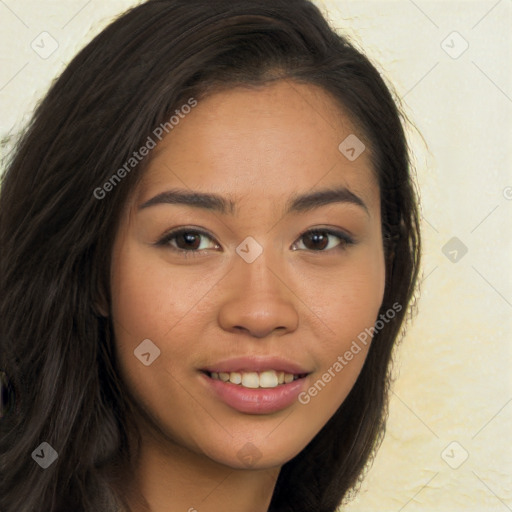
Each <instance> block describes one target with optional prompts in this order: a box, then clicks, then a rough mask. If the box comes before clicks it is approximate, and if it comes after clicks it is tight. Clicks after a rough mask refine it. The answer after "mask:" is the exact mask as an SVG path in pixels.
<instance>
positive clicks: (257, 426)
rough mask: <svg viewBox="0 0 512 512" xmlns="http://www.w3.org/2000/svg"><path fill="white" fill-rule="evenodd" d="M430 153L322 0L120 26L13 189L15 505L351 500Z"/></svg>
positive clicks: (50, 97) (409, 283)
mask: <svg viewBox="0 0 512 512" xmlns="http://www.w3.org/2000/svg"><path fill="white" fill-rule="evenodd" d="M409 167H410V166H409V160H408V152H407V145H406V140H405V137H404V131H403V128H402V124H401V117H400V114H399V111H398V109H397V106H396V105H395V102H394V101H393V98H392V96H391V94H390V92H389V91H388V89H387V87H386V85H385V84H384V82H383V80H382V78H381V77H380V76H379V73H378V72H377V71H376V69H375V68H374V67H373V66H372V64H371V63H370V62H369V61H368V59H367V58H366V57H364V56H363V55H362V54H361V53H359V52H358V51H357V50H356V49H354V47H353V46H351V45H350V44H349V43H348V42H347V41H346V40H345V39H344V38H343V37H341V36H340V35H337V34H336V33H335V32H334V31H333V30H332V29H331V28H330V27H329V26H328V24H327V22H326V21H325V19H324V18H323V17H322V15H321V13H320V12H319V10H318V9H317V8H316V7H315V6H314V5H313V4H312V3H310V2H309V1H307V0H278V1H276V0H272V1H269V0H240V1H238V2H223V1H218V0H216V1H211V0H150V1H148V2H145V3H143V4H141V5H140V6H138V7H135V8H133V9H132V10H130V11H128V12H127V13H126V14H124V15H123V16H121V17H120V18H119V19H117V20H116V21H115V22H114V23H112V24H111V25H110V26H108V27H107V28H106V29H105V30H104V31H103V32H102V33H101V34H99V35H98V36H97V37H96V38H95V39H94V40H93V41H92V42H91V43H90V44H89V45H88V46H87V47H85V48H84V49H83V50H82V51H81V52H80V53H79V54H78V56H77V57H76V58H75V59H74V60H73V61H72V62H71V63H70V64H69V66H68V67H67V69H66V70H65V71H64V73H63V74H62V75H61V76H60V77H59V79H58V80H57V81H56V82H55V83H54V84H53V86H52V88H51V89H50V91H49V92H48V94H47V96H46V97H45V99H44V101H43V102H42V103H41V104H40V106H39V107H38V109H37V111H36V112H35V114H34V118H33V121H32V123H31V124H30V126H29V127H28V129H27V131H26V133H25V134H24V136H23V137H22V139H21V140H20V141H19V144H18V146H17V148H16V152H15V154H14V156H13V157H12V160H11V162H10V164H9V166H8V168H7V171H6V172H5V174H4V176H3V179H2V185H1V195H0V246H1V247H2V252H1V256H0V348H1V351H0V369H1V370H2V371H3V372H4V384H3V387H4V391H3V394H2V396H3V402H4V407H3V408H4V411H3V415H2V417H1V419H0V432H1V436H0V471H1V475H0V476H1V478H0V481H1V484H0V485H1V489H0V491H1V492H0V510H2V512H15V511H16V512H28V511H36V510H37V511H44V512H64V511H66V512H71V511H73V512H76V511H87V512H93V511H94V512H97V511H105V512H114V511H123V512H124V511H132V512H139V511H148V510H150V511H153V512H162V511H169V510H172V511H180V510H183V511H187V510H188V511H189V512H192V511H194V510H197V511H199V512H203V511H204V512H206V511H208V512H216V511H220V510H237V511H239V512H249V511H251V512H262V511H267V510H268V511H273V512H285V511H293V512H301V511H304V512H306V511H308V512H310V511H315V512H327V511H329V512H333V511H335V509H336V508H337V506H338V505H339V504H340V503H341V502H342V500H343V498H344V497H345V496H347V493H348V492H349V491H350V490H351V489H353V488H354V485H355V484H356V483H357V481H358V479H359V478H361V475H362V474H363V471H364V469H365V467H367V464H368V462H369V461H370V460H371V458H372V456H373V455H374V454H375V451H376V449H377V448H378V445H379V443H380V441H381V440H382V435H383V432H384V425H385V418H386V406H387V400H388V387H389V364H390V360H391V354H392V349H393V346H394V344H395V342H396V340H397V338H398V336H399V333H400V332H401V328H402V326H403V324H404V321H405V318H406V312H407V310H408V309H409V307H410V303H411V300H412V297H413V294H414V290H415V283H416V278H417V274H418V265H419V257H420V236H419V219H418V212H417V200H416V197H415V193H414V186H413V184H412V181H411V176H410V168H409Z"/></svg>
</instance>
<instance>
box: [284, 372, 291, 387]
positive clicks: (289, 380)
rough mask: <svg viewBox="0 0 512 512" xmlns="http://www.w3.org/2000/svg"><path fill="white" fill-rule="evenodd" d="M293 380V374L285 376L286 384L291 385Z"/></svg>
mask: <svg viewBox="0 0 512 512" xmlns="http://www.w3.org/2000/svg"><path fill="white" fill-rule="evenodd" d="M292 380H293V375H292V374H291V373H285V374H284V383H285V384H289V383H290V382H291V381H292Z"/></svg>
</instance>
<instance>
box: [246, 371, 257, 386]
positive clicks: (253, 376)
mask: <svg viewBox="0 0 512 512" xmlns="http://www.w3.org/2000/svg"><path fill="white" fill-rule="evenodd" d="M259 385H260V379H259V377H258V374H257V373H256V372H247V373H245V372H244V373H242V386H244V387H245V388H257V387H259Z"/></svg>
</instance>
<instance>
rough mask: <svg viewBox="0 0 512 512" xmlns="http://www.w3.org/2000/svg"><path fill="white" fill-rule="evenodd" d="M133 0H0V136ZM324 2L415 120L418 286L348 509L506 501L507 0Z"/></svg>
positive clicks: (494, 506)
mask: <svg viewBox="0 0 512 512" xmlns="http://www.w3.org/2000/svg"><path fill="white" fill-rule="evenodd" d="M135 3H136V2H133V1H132V0H109V1H108V2H105V1H102V0H91V1H89V2H87V1H86V0H66V1H64V0H61V1H41V0H0V20H1V35H0V43H1V54H0V105H1V112H2V115H1V117H0V135H1V136H2V137H5V136H7V135H8V134H16V133H17V131H18V130H19V129H20V128H21V127H22V126H23V124H24V123H25V122H26V121H27V120H28V119H29V117H30V114H31V112H32V110H33V108H34V106H35V105H36V102H37V101H38V99H40V98H41V97H42V96H43V94H44V93H45V91H46V89H47V87H48V85H49V84H50V82H51V80H52V79H53V78H54V77H56V76H57V75H58V74H59V73H60V72H61V71H62V70H63V68H64V66H65V65H66V63H67V62H69V60H70V59H71V58H72V57H73V56H74V55H75V54H76V53H77V51H78V50H79V49H80V48H81V47H82V46H83V45H84V44H86V43H87V42H88V41H89V40H90V39H91V38H92V37H93V36H94V35H95V34H97V33H98V32H99V31H100V30H101V29H102V28H103V27H104V26H105V25H107V24H108V23H109V22H110V21H111V20H112V18H113V16H115V15H117V14H119V13H121V12H122V11H123V10H124V9H126V8H127V7H129V6H130V5H133V4H135ZM316 3H317V4H318V5H319V6H320V7H321V8H322V9H323V10H324V12H325V13H326V14H327V16H328V17H329V19H330V20H331V21H332V23H333V24H334V25H335V26H336V27H337V28H338V29H339V30H340V31H342V32H343V33H345V34H348V35H349V36H350V37H351V38H352V39H353V40H354V41H355V42H356V43H357V44H358V45H359V46H360V47H361V48H363V49H364V50H365V52H366V53H367V54H368V55H369V56H370V58H371V59H372V60H373V61H374V62H375V63H376V65H377V67H378V68H379V69H380V70H381V72H382V73H383V74H384V75H385V77H386V78H387V79H388V80H389V81H390V82H391V83H392V84H394V87H395V90H396V95H397V97H399V98H401V99H402V101H403V104H404V109H405V111H406V112H407V114H408V115H409V117H410V118H411V120H412V121H413V122H414V124H415V126H416V128H417V130H418V131H414V130H411V145H412V147H413V150H414V153H415V155H416V157H415V159H416V167H417V181H418V185H419V188H420V192H421V201H422V216H423V224H422V226H423V236H424V262H423V277H422V293H421V298H420V300H419V302H418V315H417V316H416V318H415V319H414V322H413V324H412V326H411V327H410V328H409V330H408V332H407V335H406V337H405V339H404V340H403V342H402V345H401V347H400V350H399V351H398V353H397V357H396V363H395V373H396V375H397V380H396V383H395V386H394V392H393V394H392V399H391V404H390V417H389V423H388V430H387V435H386V438H385V440H384V443H383V445H382V448H381V450H380V451H379V453H378V455H377V457H376V459H375V462H374V464H373V466H372V468H371V469H370V471H369V473H368V475H367V478H366V479H365V480H364V482H363V484H362V486H361V491H360V493H359V495H358V496H357V497H356V498H355V499H354V500H353V501H352V502H351V503H350V504H349V505H347V506H346V507H345V508H344V510H346V511H347V512H370V511H372V512H376V511H379V512H380V511H393V512H401V511H405V512H414V511H432V510H436V511H442V512H459V511H460V512H462V511H464V512H470V511H475V512H477V511H478V512H482V511H496V512H506V511H507V510H512V476H511V475H512V443H511V442H510V440H511V432H512V429H511V427H512V379H511V371H510V369H511V363H512V348H511V347H512V343H511V339H512V314H511V313H512V279H511V278H512V267H511V263H510V261H511V255H512V157H511V151H510V147H511V127H512V71H511V67H510V55H511V54H512V32H511V30H510V27H511V26H512V0H499V1H496V0H491V1H462V2H453V1H434V2H432V1H420V0H417V1H412V0H411V1H409V0H397V1H374V2H363V1H335V0H330V1H329V0H317V1H316ZM454 31H456V32H457V33H458V34H454V33H453V32H454ZM44 32H47V33H48V34H43V35H41V34H42V33H44ZM443 41H444V42H443ZM31 45H32V46H31ZM52 45H53V47H55V48H53V47H52ZM466 45H468V48H467V50H465V51H464V52H463V53H462V51H463V50H464V49H465V47H466ZM53 49H54V51H53V53H52V54H51V55H47V54H45V52H47V53H49V52H50V51H52V50H53ZM36 50H37V51H36ZM418 132H419V133H421V135H422V137H423V139H422V137H421V136H420V135H419V133H418ZM11 143H12V141H7V143H6V144H4V146H3V148H2V152H3V153H2V156H5V152H6V151H7V150H8V149H9V147H10V146H11ZM453 237H457V240H456V241H455V242H454V241H452V242H450V244H449V245H448V246H445V244H447V243H448V242H449V241H450V240H451V239H452V238H453ZM453 244H455V245H453ZM461 244H464V246H465V247H466V248H467V251H468V252H467V253H466V254H464V255H463V254H462V251H461V248H462V247H463V246H462V245H461ZM443 251H444V252H443ZM454 251H455V252H454ZM445 253H446V255H445ZM450 258H451V259H452V260H454V261H451V260H450ZM453 443H455V444H453ZM466 455H468V458H467V460H465V461H464V462H462V461H463V460H464V458H465V456H466ZM461 462H462V463H461ZM458 464H461V465H460V467H458V468H456V469H455V467H456V466H457V465H458Z"/></svg>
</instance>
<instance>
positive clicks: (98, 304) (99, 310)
mask: <svg viewBox="0 0 512 512" xmlns="http://www.w3.org/2000/svg"><path fill="white" fill-rule="evenodd" d="M93 310H94V312H95V313H96V314H97V315H98V316H102V317H105V318H107V317H108V316H110V306H109V300H108V295H107V291H106V289H105V286H104V283H103V282H102V280H101V279H98V285H97V292H96V298H95V300H94V301H93Z"/></svg>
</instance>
